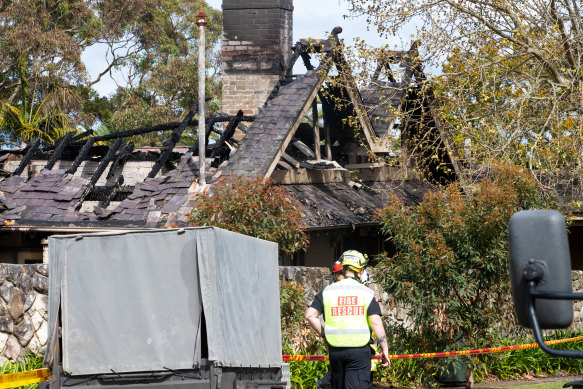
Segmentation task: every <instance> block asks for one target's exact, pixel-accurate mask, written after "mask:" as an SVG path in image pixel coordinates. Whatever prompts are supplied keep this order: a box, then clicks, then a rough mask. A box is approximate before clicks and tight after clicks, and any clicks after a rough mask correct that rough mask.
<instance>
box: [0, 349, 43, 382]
mask: <svg viewBox="0 0 583 389" xmlns="http://www.w3.org/2000/svg"><path fill="white" fill-rule="evenodd" d="M42 365H43V356H42V355H34V354H26V355H25V356H24V361H22V362H10V361H6V362H4V364H3V365H2V367H1V368H0V375H1V374H10V373H19V372H22V371H27V370H35V369H40V368H42ZM37 387H38V384H30V385H25V386H20V388H24V389H36V388H37Z"/></svg>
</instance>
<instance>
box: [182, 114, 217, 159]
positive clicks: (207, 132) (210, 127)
mask: <svg viewBox="0 0 583 389" xmlns="http://www.w3.org/2000/svg"><path fill="white" fill-rule="evenodd" d="M205 122H206V126H205V128H204V142H205V143H204V147H205V153H206V148H207V147H208V144H209V136H210V135H211V131H213V128H214V127H213V126H214V125H215V123H218V122H219V121H218V120H217V117H216V116H214V115H211V116H210V117H209V118H208V120H205ZM215 132H216V131H215ZM188 151H189V152H191V153H193V154H195V153H196V152H198V138H197V139H196V141H195V142H194V144H193V145H192V147H191V148H190V149H188Z"/></svg>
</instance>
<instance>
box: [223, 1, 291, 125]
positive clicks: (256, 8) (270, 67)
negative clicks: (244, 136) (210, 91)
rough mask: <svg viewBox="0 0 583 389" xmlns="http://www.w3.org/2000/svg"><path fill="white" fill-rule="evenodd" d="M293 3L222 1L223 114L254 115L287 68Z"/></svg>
mask: <svg viewBox="0 0 583 389" xmlns="http://www.w3.org/2000/svg"><path fill="white" fill-rule="evenodd" d="M292 17H293V1H292V0H249V1H247V0H224V1H223V42H222V57H223V102H222V103H223V104H222V105H223V111H224V112H226V113H228V114H231V115H234V114H236V113H237V111H238V110H242V111H243V113H244V114H246V115H255V114H257V112H258V108H259V107H261V106H262V105H263V104H264V103H265V100H266V99H267V97H268V96H269V94H270V93H271V90H272V89H273V87H274V86H275V84H276V83H277V81H278V80H279V77H280V75H281V74H282V73H283V70H284V69H285V68H286V67H287V64H288V62H289V59H290V56H291V47H292V31H293V28H292Z"/></svg>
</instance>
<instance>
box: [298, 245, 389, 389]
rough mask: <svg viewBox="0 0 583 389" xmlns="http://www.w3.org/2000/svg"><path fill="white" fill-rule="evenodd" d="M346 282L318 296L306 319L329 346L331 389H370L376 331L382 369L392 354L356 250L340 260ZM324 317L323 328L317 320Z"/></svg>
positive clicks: (330, 286)
mask: <svg viewBox="0 0 583 389" xmlns="http://www.w3.org/2000/svg"><path fill="white" fill-rule="evenodd" d="M340 261H341V265H342V273H343V275H344V277H345V278H344V279H343V280H340V281H338V282H335V283H333V284H331V285H329V286H327V287H326V288H325V289H324V290H323V291H321V292H320V293H318V294H317V295H316V297H315V299H314V301H313V302H312V304H311V305H310V307H309V308H308V309H307V311H306V320H307V321H308V322H309V324H310V326H311V327H312V328H313V329H314V331H315V332H316V334H318V335H319V336H321V337H323V338H324V340H325V342H326V343H327V345H328V351H329V358H330V369H331V372H332V387H333V388H336V389H367V388H369V387H370V385H371V384H372V383H371V382H370V380H371V374H370V368H371V358H372V357H373V356H374V354H375V353H374V351H373V349H372V348H371V346H370V345H371V344H372V339H371V334H372V331H373V330H374V332H375V334H376V336H377V338H378V343H379V344H380V346H381V349H382V352H381V366H383V367H387V366H388V365H389V351H388V345H387V338H386V335H385V329H384V328H383V325H382V320H381V308H380V306H379V303H378V301H377V300H376V298H375V297H374V292H373V291H372V290H371V289H369V288H368V287H366V286H364V285H362V284H361V283H360V282H359V279H360V278H359V277H360V276H361V275H362V271H363V270H364V267H365V265H366V263H367V260H366V258H365V257H364V255H362V254H361V253H360V252H358V251H356V250H348V251H346V252H344V253H343V254H342V256H341V257H340ZM320 314H323V316H324V325H323V326H322V324H321V323H320V319H319V318H318V317H319V316H320Z"/></svg>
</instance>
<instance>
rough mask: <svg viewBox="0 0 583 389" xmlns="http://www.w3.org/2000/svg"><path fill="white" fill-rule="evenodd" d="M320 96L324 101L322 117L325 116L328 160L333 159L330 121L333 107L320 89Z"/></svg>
mask: <svg viewBox="0 0 583 389" xmlns="http://www.w3.org/2000/svg"><path fill="white" fill-rule="evenodd" d="M318 97H319V98H320V103H322V117H323V118H324V132H325V136H326V159H327V160H328V161H331V160H332V144H331V140H330V138H331V136H330V121H331V116H332V108H331V107H330V103H329V102H328V100H327V99H326V98H324V94H323V93H322V92H321V91H319V92H318Z"/></svg>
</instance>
